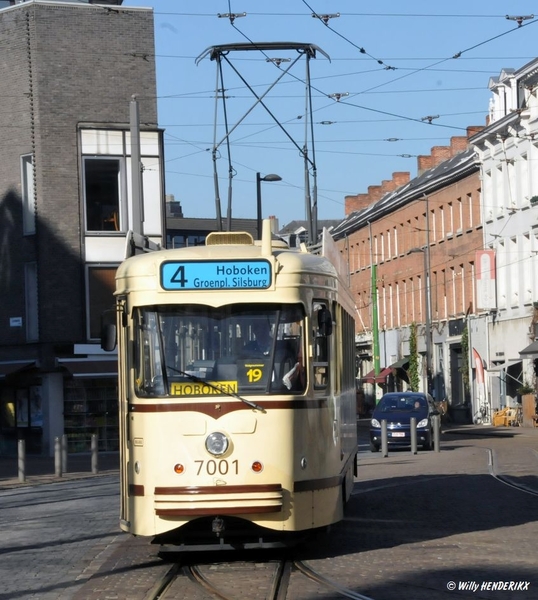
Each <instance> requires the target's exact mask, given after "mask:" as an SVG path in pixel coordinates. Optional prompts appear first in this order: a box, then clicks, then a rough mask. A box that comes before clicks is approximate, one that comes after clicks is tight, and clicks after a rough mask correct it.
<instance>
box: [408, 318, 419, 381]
mask: <svg viewBox="0 0 538 600" xmlns="http://www.w3.org/2000/svg"><path fill="white" fill-rule="evenodd" d="M409 329H410V335H409V371H408V373H409V385H410V387H411V390H412V391H413V392H418V387H419V384H420V377H419V373H418V352H417V324H416V323H411V327H410V328H409Z"/></svg>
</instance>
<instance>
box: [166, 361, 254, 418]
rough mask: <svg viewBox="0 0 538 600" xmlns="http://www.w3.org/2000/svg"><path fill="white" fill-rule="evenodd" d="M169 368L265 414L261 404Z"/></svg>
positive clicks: (204, 380) (194, 376)
mask: <svg viewBox="0 0 538 600" xmlns="http://www.w3.org/2000/svg"><path fill="white" fill-rule="evenodd" d="M167 368H168V369H170V370H171V371H174V372H175V373H179V374H180V375H183V376H184V377H188V378H189V379H190V380H191V381H194V383H203V384H204V385H207V386H209V387H210V388H211V389H213V390H215V391H217V392H220V393H221V394H225V395H226V396H231V397H232V398H237V399H238V400H240V401H241V402H244V403H245V404H248V405H249V406H250V407H252V408H255V409H256V410H259V411H261V412H263V413H264V412H265V408H263V406H260V405H259V404H256V403H255V402H252V401H251V400H247V399H246V398H242V397H241V396H240V395H239V394H236V393H234V392H230V391H229V390H225V389H224V388H223V387H220V385H216V384H214V383H212V382H211V381H207V380H206V379H200V377H196V375H191V374H190V373H186V372H185V371H180V370H179V369H175V368H174V367H170V366H168V367H167Z"/></svg>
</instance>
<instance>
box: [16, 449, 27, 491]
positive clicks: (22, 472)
mask: <svg viewBox="0 0 538 600" xmlns="http://www.w3.org/2000/svg"><path fill="white" fill-rule="evenodd" d="M17 452H18V461H17V462H18V467H19V481H20V483H24V482H25V481H26V441H25V440H19V441H18V444H17Z"/></svg>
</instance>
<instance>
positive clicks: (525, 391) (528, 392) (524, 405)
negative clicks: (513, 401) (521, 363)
mask: <svg viewBox="0 0 538 600" xmlns="http://www.w3.org/2000/svg"><path fill="white" fill-rule="evenodd" d="M516 391H517V393H518V394H520V396H521V400H520V402H521V425H523V427H532V426H533V425H534V422H533V419H532V417H533V414H535V412H536V396H535V390H534V387H533V386H532V385H529V384H528V383H526V382H524V383H523V384H522V385H520V386H519V387H518V388H517V390H516Z"/></svg>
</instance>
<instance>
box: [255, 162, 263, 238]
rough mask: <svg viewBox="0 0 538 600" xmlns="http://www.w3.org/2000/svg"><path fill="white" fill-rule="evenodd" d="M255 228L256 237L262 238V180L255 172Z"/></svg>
mask: <svg viewBox="0 0 538 600" xmlns="http://www.w3.org/2000/svg"><path fill="white" fill-rule="evenodd" d="M256 229H257V233H258V239H259V240H261V239H262V182H261V177H260V174H259V173H256Z"/></svg>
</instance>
